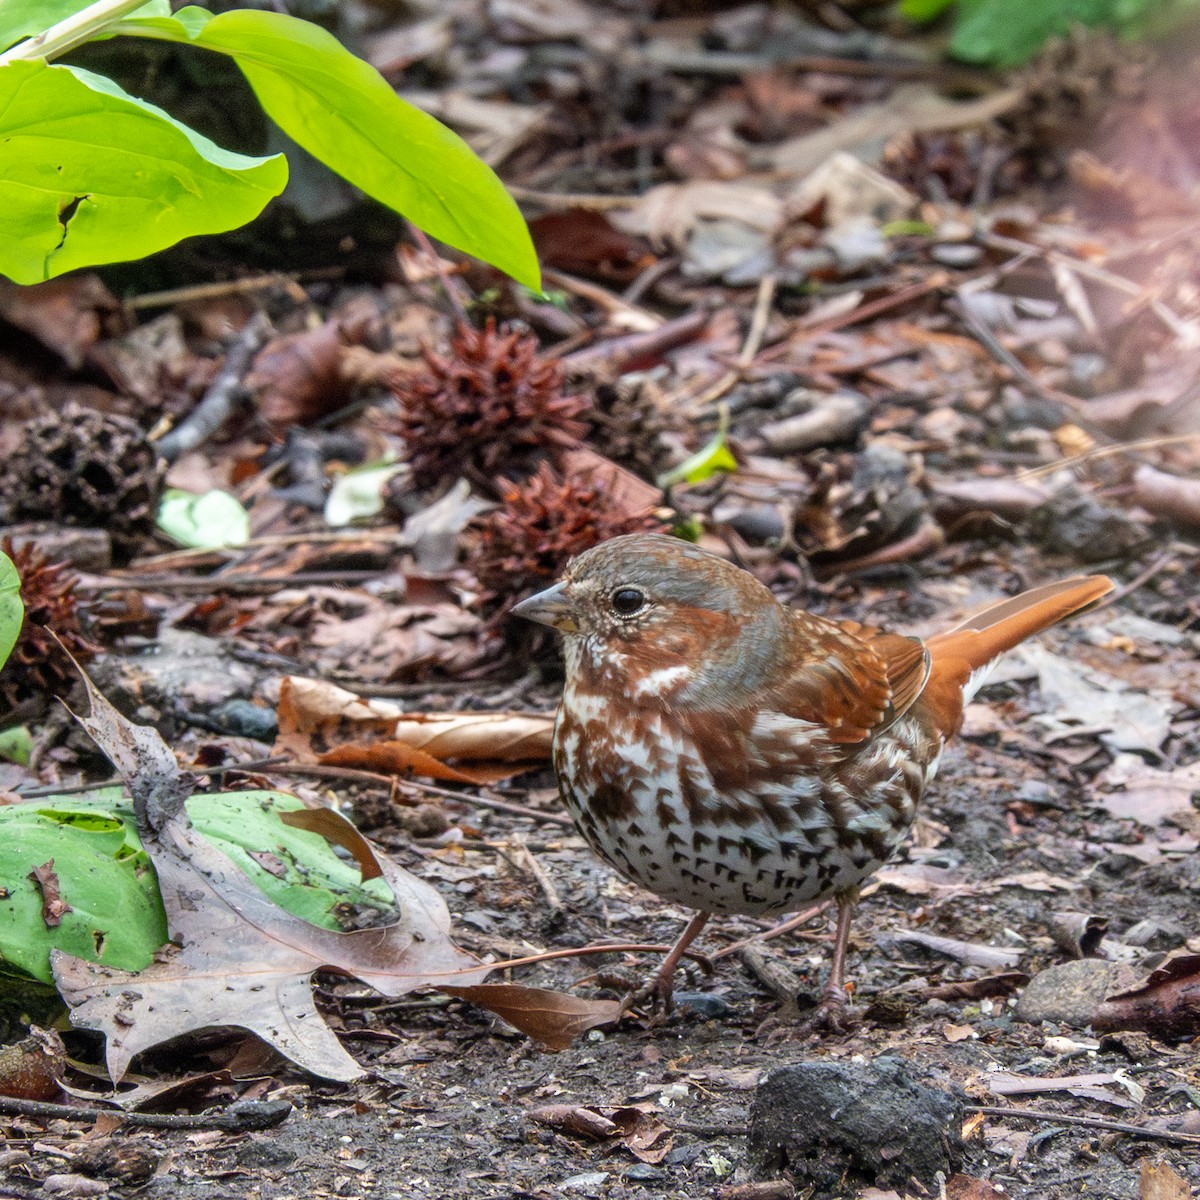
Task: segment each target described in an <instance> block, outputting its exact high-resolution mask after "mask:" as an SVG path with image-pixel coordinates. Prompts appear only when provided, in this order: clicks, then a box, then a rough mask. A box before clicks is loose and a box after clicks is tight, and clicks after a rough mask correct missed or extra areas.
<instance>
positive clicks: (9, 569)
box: [0, 550, 25, 667]
mask: <svg viewBox="0 0 1200 1200" xmlns="http://www.w3.org/2000/svg"><path fill="white" fill-rule="evenodd" d="M24 620H25V605H24V604H22V603H21V577H20V576H19V575H18V574H17V568H16V567H14V566H13V564H12V559H11V558H9V557H8V555H7V554H5V553H4V552H3V551H2V550H0V667H2V666H4V664H5V663H6V662H7V661H8V656H9V655H10V654H11V653H12V648H13V647H14V646H15V645H16V644H17V636H18V634H20V632H21V622H22V621H24Z"/></svg>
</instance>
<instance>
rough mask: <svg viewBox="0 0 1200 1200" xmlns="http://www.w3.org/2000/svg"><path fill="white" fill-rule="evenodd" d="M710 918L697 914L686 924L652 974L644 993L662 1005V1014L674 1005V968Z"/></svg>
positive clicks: (710, 914) (706, 915) (705, 914)
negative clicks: (659, 965) (660, 964)
mask: <svg viewBox="0 0 1200 1200" xmlns="http://www.w3.org/2000/svg"><path fill="white" fill-rule="evenodd" d="M711 916H712V913H706V912H698V913H697V914H696V915H695V916H694V917H693V918H692V919H691V920H690V921H689V922H688V923H687V927H686V928H685V929H684V931H683V932H682V933H681V934H680V935H679V939H678V940H677V941H676V943H675V945H674V946H672V947H671V950H670V953H669V954H668V955H667V957H666V958H664V959H663V962H662V966H661V967H659V968H658V970H657V971H655V972H654V975H653V977H652V978H651V980H650V983H649V986H648V987H647V989H646V991H647V993H648V994H649V995H650V997H651V998H652V999H653V1000H654V1001H655V1002H656V1003H657V1004H660V1005H662V1010H663V1012H670V1011H671V1009H672V1007H673V1004H674V1002H673V1000H672V994H673V992H674V990H675V988H674V983H673V980H674V977H675V968H676V967H677V966H679V963H680V961H681V960H682V958H683V955H684V952H685V951H686V950H687V948H688V947H689V946H690V945H691V944H692V942H693V941H694V940H695V938H696V936H697V934H699V932H700V930H702V929H703V928H704V926H705V925H707V924H708V918H709V917H711Z"/></svg>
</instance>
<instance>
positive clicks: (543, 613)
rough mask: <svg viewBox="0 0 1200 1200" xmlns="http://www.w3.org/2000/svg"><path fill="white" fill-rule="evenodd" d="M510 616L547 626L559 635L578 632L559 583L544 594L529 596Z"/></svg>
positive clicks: (514, 608) (563, 590)
mask: <svg viewBox="0 0 1200 1200" xmlns="http://www.w3.org/2000/svg"><path fill="white" fill-rule="evenodd" d="M512 614H513V616H515V617H524V618H525V619H526V620H527V621H537V622H538V623H539V624H541V625H549V626H550V627H551V629H557V630H558V631H559V633H578V632H579V627H578V626H577V625H576V624H575V614H574V612H573V611H572V609H571V603H570V601H569V600H568V599H567V594H566V590H565V588H564V586H563V585H562V584H561V583H556V584H555V585H554V586H553V587H548V588H547V589H546V590H545V591H544V592H538V594H537V595H536V596H530V597H529V599H528V600H522V601H521V603H520V604H518V605H515V606H514V607H513V609H512Z"/></svg>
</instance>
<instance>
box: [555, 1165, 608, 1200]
mask: <svg viewBox="0 0 1200 1200" xmlns="http://www.w3.org/2000/svg"><path fill="white" fill-rule="evenodd" d="M607 1182H608V1172H607V1171H585V1172H583V1174H581V1175H572V1176H571V1177H570V1178H568V1179H564V1180H562V1182H560V1183H559V1185H558V1190H559V1191H561V1192H581V1193H582V1194H583V1195H585V1196H598V1195H600V1193H601V1192H602V1191H603V1190H604V1185H605V1184H606V1183H607Z"/></svg>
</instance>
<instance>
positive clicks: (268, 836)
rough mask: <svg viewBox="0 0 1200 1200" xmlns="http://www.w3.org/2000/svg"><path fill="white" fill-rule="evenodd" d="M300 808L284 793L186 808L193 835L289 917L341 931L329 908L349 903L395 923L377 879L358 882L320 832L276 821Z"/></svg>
mask: <svg viewBox="0 0 1200 1200" xmlns="http://www.w3.org/2000/svg"><path fill="white" fill-rule="evenodd" d="M303 807H304V805H303V804H301V803H300V801H299V800H297V799H296V797H295V796H289V795H287V794H286V793H285V792H218V793H214V794H210V795H203V796H192V797H190V798H189V799H188V802H187V810H188V816H190V817H191V819H192V824H193V825H194V826H195V827H196V830H197V832H198V833H201V834H203V835H204V837H205V838H207V840H208V841H210V842H211V843H212V844H213V845H214V846H216V847H217V848H218V849H219V850H220V851H221V852H222V853H223V854H225V855H227V856H228V857H229V858H230V859H232V860H233V861H234V862H235V863H236V864H237V865H238V866H239V867H240V868H241V869H242V870H243V871H245V873H246V874H247V875H249V876H250V878H251V879H252V880H254V882H255V884H256V885H257V886H258V887H259V888H260V889H261V890H262V891H263V892H264V893H265V894H266V895H267V896H268V897H269V898H270V899H271V900H273V901H274V902H275V903H276V904H278V905H279V907H280V908H285V909H287V911H288V912H290V913H291V914H292V915H293V916H296V917H300V918H301V919H303V920H305V921H310V922H311V923H312V924H314V925H320V926H322V927H323V928H325V929H340V928H341V925H340V924H339V923H338V920H337V917H336V916H335V915H334V909H335V908H338V907H339V906H346V905H349V906H351V907H353V908H357V909H374V910H376V911H377V912H380V913H382V914H384V916H385V917H386V918H387V919H389V920H392V921H394V920H396V919H397V918H398V915H399V914H398V913H397V912H396V911H395V908H394V904H393V899H392V890H391V888H389V887H388V885H387V884H386V883H385V882H384V881H383V880H382V879H372V880H370V881H369V882H367V883H363V882H362V878H361V876H360V873H359V869H358V864H357V863H353V862H346V861H344V860H343V859H341V858H339V857H338V856H337V855H336V854H335V853H334V851H333V849H332V848H331V847H330V845H329V843H328V842H327V841H326V840H325V839H324V838H323V837H322V836H321V835H320V834H319V833H312V832H310V831H309V830H307V829H293V828H292V827H291V826H290V825H285V824H284V823H283V822H282V821H281V820H280V819H279V814H280V813H282V812H295V811H296V810H297V809H301V808H303Z"/></svg>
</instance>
